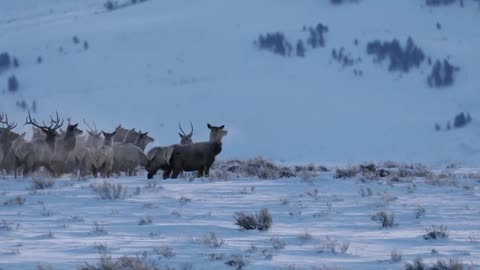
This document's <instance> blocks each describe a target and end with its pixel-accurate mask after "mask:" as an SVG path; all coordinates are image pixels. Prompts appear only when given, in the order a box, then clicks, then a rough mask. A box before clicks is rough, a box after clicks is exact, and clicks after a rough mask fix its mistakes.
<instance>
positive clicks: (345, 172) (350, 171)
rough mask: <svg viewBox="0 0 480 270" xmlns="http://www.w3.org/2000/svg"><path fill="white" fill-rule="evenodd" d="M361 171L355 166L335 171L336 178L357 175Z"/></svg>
mask: <svg viewBox="0 0 480 270" xmlns="http://www.w3.org/2000/svg"><path fill="white" fill-rule="evenodd" d="M359 172H360V170H359V168H358V167H355V166H349V167H345V168H337V170H336V171H335V178H337V179H345V178H352V177H355V176H357V174H358V173H359Z"/></svg>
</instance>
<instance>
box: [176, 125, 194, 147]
mask: <svg viewBox="0 0 480 270" xmlns="http://www.w3.org/2000/svg"><path fill="white" fill-rule="evenodd" d="M178 128H179V129H180V132H179V133H178V135H180V144H182V145H185V144H191V143H192V136H193V125H192V121H190V133H188V134H186V133H185V131H183V129H182V125H181V124H180V123H178Z"/></svg>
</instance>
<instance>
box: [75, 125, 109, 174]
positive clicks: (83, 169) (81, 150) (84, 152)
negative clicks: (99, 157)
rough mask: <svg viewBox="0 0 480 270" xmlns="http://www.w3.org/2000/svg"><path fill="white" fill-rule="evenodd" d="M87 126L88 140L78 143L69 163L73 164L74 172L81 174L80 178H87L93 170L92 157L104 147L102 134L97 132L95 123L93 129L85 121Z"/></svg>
mask: <svg viewBox="0 0 480 270" xmlns="http://www.w3.org/2000/svg"><path fill="white" fill-rule="evenodd" d="M83 122H84V123H85V125H86V126H87V128H88V130H87V138H86V140H85V141H83V140H82V141H77V143H76V144H75V148H74V149H73V152H72V153H71V154H70V156H69V162H70V163H72V164H73V172H74V173H75V174H76V173H77V172H78V173H79V175H80V176H82V177H83V176H86V175H87V174H88V173H89V172H90V170H91V168H92V163H91V157H92V156H93V153H94V152H96V151H97V150H98V149H99V148H100V147H101V146H102V145H103V138H102V133H101V132H99V131H98V130H97V126H96V125H95V122H93V126H94V128H92V127H91V126H90V125H89V124H88V123H87V122H86V121H85V120H83Z"/></svg>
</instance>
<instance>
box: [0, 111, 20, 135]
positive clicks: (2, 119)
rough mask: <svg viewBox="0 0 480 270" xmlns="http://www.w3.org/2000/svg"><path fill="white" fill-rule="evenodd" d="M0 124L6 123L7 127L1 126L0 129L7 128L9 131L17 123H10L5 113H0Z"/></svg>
mask: <svg viewBox="0 0 480 270" xmlns="http://www.w3.org/2000/svg"><path fill="white" fill-rule="evenodd" d="M0 124H2V125H6V126H7V127H2V129H5V130H9V131H10V130H12V129H14V128H16V127H17V124H15V123H13V122H11V123H9V122H8V115H7V114H6V113H5V114H4V113H2V114H0Z"/></svg>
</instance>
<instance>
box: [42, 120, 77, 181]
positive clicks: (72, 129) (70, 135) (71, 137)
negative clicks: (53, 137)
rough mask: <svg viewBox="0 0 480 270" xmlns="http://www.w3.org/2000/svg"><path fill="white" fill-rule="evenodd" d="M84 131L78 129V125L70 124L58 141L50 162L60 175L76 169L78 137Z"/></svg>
mask: <svg viewBox="0 0 480 270" xmlns="http://www.w3.org/2000/svg"><path fill="white" fill-rule="evenodd" d="M82 133H83V130H81V129H79V128H78V123H77V124H73V125H72V124H68V126H67V129H66V131H65V133H64V134H63V136H62V137H61V138H60V139H57V142H56V145H55V151H54V152H53V156H52V159H51V161H50V163H51V166H52V168H53V169H54V170H55V172H56V173H57V174H58V175H61V174H63V173H66V172H69V171H72V170H73V169H74V167H75V162H74V159H72V158H71V156H74V155H75V152H74V149H75V147H76V145H77V136H79V135H81V134H82Z"/></svg>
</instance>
